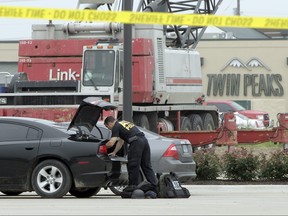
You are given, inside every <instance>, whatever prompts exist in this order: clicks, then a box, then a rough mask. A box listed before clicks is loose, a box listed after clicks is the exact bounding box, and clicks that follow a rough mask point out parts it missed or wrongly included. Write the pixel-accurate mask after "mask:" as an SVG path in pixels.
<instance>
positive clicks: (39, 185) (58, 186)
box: [32, 160, 72, 198]
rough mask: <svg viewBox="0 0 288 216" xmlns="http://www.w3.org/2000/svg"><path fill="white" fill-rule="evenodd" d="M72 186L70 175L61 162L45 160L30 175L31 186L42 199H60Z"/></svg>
mask: <svg viewBox="0 0 288 216" xmlns="http://www.w3.org/2000/svg"><path fill="white" fill-rule="evenodd" d="M71 185H72V178H71V174H70V172H69V170H68V168H67V167H66V165H64V164H63V163H62V162H60V161H57V160H46V161H43V162H41V163H40V164H38V165H37V166H36V167H35V169H34V170H33V173H32V186H33V188H34V190H35V192H36V193H37V194H38V195H39V196H41V197H44V198H61V197H63V196H64V195H66V194H67V193H68V191H69V190H70V188H71Z"/></svg>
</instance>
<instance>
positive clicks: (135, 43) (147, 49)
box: [132, 38, 153, 56]
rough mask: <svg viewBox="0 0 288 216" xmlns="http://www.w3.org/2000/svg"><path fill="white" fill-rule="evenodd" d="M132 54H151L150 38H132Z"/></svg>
mask: <svg viewBox="0 0 288 216" xmlns="http://www.w3.org/2000/svg"><path fill="white" fill-rule="evenodd" d="M132 55H133V56H143V55H146V56H147V55H148V56H149V55H153V44H152V40H151V39H145V38H135V39H133V40H132Z"/></svg>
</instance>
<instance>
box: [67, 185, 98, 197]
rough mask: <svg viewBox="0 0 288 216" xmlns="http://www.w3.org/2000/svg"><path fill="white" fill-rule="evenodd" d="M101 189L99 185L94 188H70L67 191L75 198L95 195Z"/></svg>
mask: <svg viewBox="0 0 288 216" xmlns="http://www.w3.org/2000/svg"><path fill="white" fill-rule="evenodd" d="M100 190H101V187H96V188H71V190H70V191H69V193H70V194H71V195H72V196H75V197H77V198H89V197H91V196H94V195H96V194H97V193H98V192H99V191H100Z"/></svg>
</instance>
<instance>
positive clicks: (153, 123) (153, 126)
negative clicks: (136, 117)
mask: <svg viewBox="0 0 288 216" xmlns="http://www.w3.org/2000/svg"><path fill="white" fill-rule="evenodd" d="M147 117H148V121H149V128H150V129H149V130H150V131H153V132H155V133H157V132H158V128H157V126H158V114H157V112H149V113H147Z"/></svg>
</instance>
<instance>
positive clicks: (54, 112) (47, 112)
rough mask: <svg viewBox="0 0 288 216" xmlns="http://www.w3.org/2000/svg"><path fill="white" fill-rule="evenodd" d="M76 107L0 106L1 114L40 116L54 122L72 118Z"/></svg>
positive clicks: (66, 120)
mask: <svg viewBox="0 0 288 216" xmlns="http://www.w3.org/2000/svg"><path fill="white" fill-rule="evenodd" d="M76 110H77V108H76V107H75V108H72V107H71V108H43V107H41V108H40V107H39V108H37V107H35V108H9V109H5V108H1V109H0V114H1V116H16V117H31V118H42V119H47V120H51V121H56V122H69V121H71V120H72V118H73V116H74V114H75V112H76Z"/></svg>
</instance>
